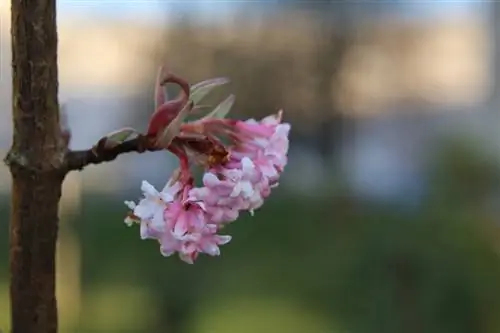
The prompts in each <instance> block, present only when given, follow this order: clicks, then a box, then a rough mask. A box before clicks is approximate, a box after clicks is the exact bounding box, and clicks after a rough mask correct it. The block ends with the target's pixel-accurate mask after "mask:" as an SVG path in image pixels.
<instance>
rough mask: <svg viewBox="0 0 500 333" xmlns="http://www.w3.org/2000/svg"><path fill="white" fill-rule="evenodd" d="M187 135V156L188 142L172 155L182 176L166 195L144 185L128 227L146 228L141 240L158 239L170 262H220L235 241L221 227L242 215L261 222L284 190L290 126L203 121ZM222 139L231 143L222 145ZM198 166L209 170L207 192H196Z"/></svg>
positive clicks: (276, 119) (278, 121)
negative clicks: (270, 200)
mask: <svg viewBox="0 0 500 333" xmlns="http://www.w3.org/2000/svg"><path fill="white" fill-rule="evenodd" d="M205 121H206V122H207V124H208V125H207V127H206V128H207V130H206V131H205V130H204V128H205V127H204V122H205ZM188 129H189V130H188ZM198 130H199V131H200V132H196V131H198ZM186 131H187V132H186V133H187V134H186V135H187V136H186V140H191V141H186V142H187V143H186V144H187V146H186V147H185V149H186V150H183V149H184V148H183V146H182V142H183V141H182V139H179V140H180V141H179V142H176V145H173V146H172V147H171V148H169V150H170V151H171V152H173V153H174V154H176V155H177V156H178V158H179V159H180V162H181V163H180V164H181V168H180V170H179V171H178V172H177V173H176V175H174V176H173V177H172V178H173V179H172V180H170V181H169V182H168V183H167V185H166V186H165V188H164V189H163V190H162V191H157V190H156V189H155V188H154V187H153V186H152V185H151V184H149V183H147V182H145V181H144V182H143V183H142V186H141V190H142V192H143V193H144V197H143V198H142V199H141V200H140V201H139V203H138V204H135V203H134V202H126V204H127V206H128V207H129V208H130V209H131V210H132V214H131V215H130V216H129V217H127V218H126V219H125V222H126V223H127V224H128V225H132V224H133V223H139V224H140V234H141V238H142V239H156V240H158V241H159V243H160V252H161V254H162V255H163V256H165V257H168V256H171V255H173V254H178V255H179V257H180V259H181V260H183V261H185V262H187V263H190V264H192V263H193V262H194V261H195V260H196V259H197V258H198V256H199V255H200V253H205V254H208V255H210V256H218V255H220V249H219V247H220V246H221V245H224V244H227V243H228V242H229V241H230V240H231V236H228V235H219V234H218V233H217V232H218V231H219V230H220V228H222V227H223V225H224V224H227V223H231V222H234V221H235V220H236V219H237V218H238V217H239V214H240V212H243V211H249V212H250V213H251V214H252V215H253V212H254V210H256V209H258V208H260V207H261V206H262V205H263V204H264V201H265V199H266V198H267V197H268V196H269V195H270V194H271V190H272V188H274V187H276V186H277V185H278V181H279V178H280V175H281V173H282V172H283V170H284V168H285V166H286V164H287V162H288V159H287V154H288V148H289V140H288V136H289V132H290V125H289V124H287V123H282V112H281V111H280V112H278V113H277V114H275V115H271V116H268V117H265V118H263V119H262V120H260V121H257V120H254V119H250V120H247V121H234V120H227V119H215V120H210V119H209V120H203V119H202V120H200V121H199V122H198V123H196V122H195V123H193V124H191V125H190V126H188V127H186ZM181 132H182V127H181ZM219 134H221V135H227V136H229V138H230V140H231V143H229V144H224V143H222V141H221V140H219V138H218V135H219ZM189 135H191V136H189ZM197 140H198V141H197ZM215 148H217V149H215ZM188 153H191V154H188ZM192 153H194V154H192ZM200 154H201V155H200ZM196 157H201V158H196ZM214 161H215V162H214ZM193 163H198V164H199V165H202V166H204V167H205V168H206V170H205V173H204V175H203V186H202V187H194V186H193V176H192V173H191V171H190V164H193Z"/></svg>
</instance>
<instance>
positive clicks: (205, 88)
mask: <svg viewBox="0 0 500 333" xmlns="http://www.w3.org/2000/svg"><path fill="white" fill-rule="evenodd" d="M226 83H229V79H227V78H224V77H219V78H214V79H209V80H205V81H201V82H198V83H196V84H194V85H192V86H191V97H190V98H191V100H192V101H193V103H194V104H195V105H197V104H198V103H199V102H200V101H201V100H202V99H203V98H204V97H205V96H207V95H208V94H209V93H210V92H211V91H212V90H213V89H215V88H217V87H219V86H222V85H224V84H226Z"/></svg>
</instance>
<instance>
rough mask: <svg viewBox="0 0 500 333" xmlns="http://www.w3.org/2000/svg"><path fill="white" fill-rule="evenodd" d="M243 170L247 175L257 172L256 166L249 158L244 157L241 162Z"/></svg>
mask: <svg viewBox="0 0 500 333" xmlns="http://www.w3.org/2000/svg"><path fill="white" fill-rule="evenodd" d="M241 169H242V170H243V172H245V173H248V172H252V171H253V170H255V164H253V162H252V160H251V159H249V158H248V157H243V159H242V160H241Z"/></svg>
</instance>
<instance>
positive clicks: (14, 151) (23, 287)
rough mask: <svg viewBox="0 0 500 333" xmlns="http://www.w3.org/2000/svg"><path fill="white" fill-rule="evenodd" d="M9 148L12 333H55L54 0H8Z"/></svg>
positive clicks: (59, 152) (60, 152)
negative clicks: (10, 59) (9, 23)
mask: <svg viewBox="0 0 500 333" xmlns="http://www.w3.org/2000/svg"><path fill="white" fill-rule="evenodd" d="M11 11H12V23H11V25H12V26H11V33H12V40H11V43H12V94H13V95H12V100H13V107H12V118H13V130H14V131H13V143H12V147H11V149H10V151H9V153H8V155H7V157H6V158H5V162H6V163H7V164H8V165H9V167H10V171H11V174H12V191H11V193H12V203H11V223H10V245H9V254H10V255H9V257H10V259H9V260H10V301H11V322H12V324H11V327H12V332H13V333H56V332H57V322H58V320H57V303H56V296H55V277H56V267H55V266H56V263H55V261H56V255H55V254H56V241H57V230H58V222H59V221H58V204H59V199H60V196H61V187H62V182H63V178H64V174H63V173H62V172H61V170H62V168H63V166H64V152H65V150H66V147H65V145H64V140H63V139H62V137H61V130H60V125H59V107H58V100H57V93H58V82H57V29H56V0H37V1H20V0H12V7H11Z"/></svg>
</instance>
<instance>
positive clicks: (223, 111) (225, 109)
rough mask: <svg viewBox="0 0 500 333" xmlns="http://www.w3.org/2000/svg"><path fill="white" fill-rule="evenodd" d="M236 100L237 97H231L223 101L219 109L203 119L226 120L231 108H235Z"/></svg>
mask: <svg viewBox="0 0 500 333" xmlns="http://www.w3.org/2000/svg"><path fill="white" fill-rule="evenodd" d="M235 100H236V96H234V95H229V97H227V98H226V99H225V100H224V101H222V102H221V103H220V104H219V105H217V107H216V108H215V109H214V110H213V111H212V112H210V113H209V114H208V115H206V116H205V117H204V118H203V119H209V118H212V119H224V118H225V117H226V116H227V114H228V113H229V111H231V108H232V107H233V104H234V101H235Z"/></svg>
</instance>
